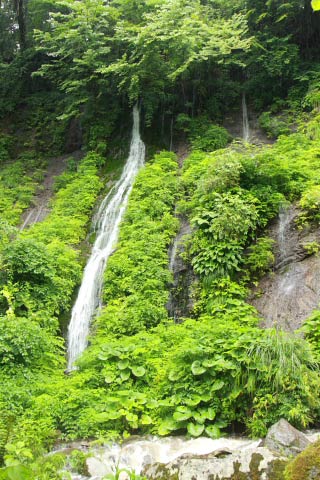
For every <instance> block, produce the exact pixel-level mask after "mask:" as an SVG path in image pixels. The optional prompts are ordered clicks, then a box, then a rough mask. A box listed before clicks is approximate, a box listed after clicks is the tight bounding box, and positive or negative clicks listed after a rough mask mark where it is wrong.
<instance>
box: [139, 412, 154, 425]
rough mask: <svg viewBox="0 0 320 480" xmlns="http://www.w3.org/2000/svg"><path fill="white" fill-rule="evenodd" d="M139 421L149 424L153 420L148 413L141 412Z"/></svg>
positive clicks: (142, 423)
mask: <svg viewBox="0 0 320 480" xmlns="http://www.w3.org/2000/svg"><path fill="white" fill-rule="evenodd" d="M140 423H141V425H151V424H152V423H153V420H152V418H151V417H150V416H149V415H145V414H143V415H141V419H140Z"/></svg>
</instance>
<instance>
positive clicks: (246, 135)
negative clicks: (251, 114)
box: [242, 93, 250, 142]
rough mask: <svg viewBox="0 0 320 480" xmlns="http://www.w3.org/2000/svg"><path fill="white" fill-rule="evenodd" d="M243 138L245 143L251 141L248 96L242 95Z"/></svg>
mask: <svg viewBox="0 0 320 480" xmlns="http://www.w3.org/2000/svg"><path fill="white" fill-rule="evenodd" d="M242 138H243V140H244V141H245V142H249V140H250V127H249V119H248V108H247V101H246V94H245V93H243V95H242Z"/></svg>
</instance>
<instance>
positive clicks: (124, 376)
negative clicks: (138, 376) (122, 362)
mask: <svg viewBox="0 0 320 480" xmlns="http://www.w3.org/2000/svg"><path fill="white" fill-rule="evenodd" d="M130 374H131V372H130V370H129V369H128V370H122V372H120V378H121V380H122V381H123V382H125V381H126V380H128V378H130Z"/></svg>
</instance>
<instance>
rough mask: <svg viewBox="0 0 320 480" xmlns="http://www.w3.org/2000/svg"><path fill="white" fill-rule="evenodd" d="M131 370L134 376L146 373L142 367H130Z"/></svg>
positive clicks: (141, 375)
mask: <svg viewBox="0 0 320 480" xmlns="http://www.w3.org/2000/svg"><path fill="white" fill-rule="evenodd" d="M131 371H132V373H133V375H134V376H135V377H143V375H144V374H145V373H146V369H145V368H144V367H139V366H135V367H131Z"/></svg>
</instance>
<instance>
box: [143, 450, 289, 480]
mask: <svg viewBox="0 0 320 480" xmlns="http://www.w3.org/2000/svg"><path fill="white" fill-rule="evenodd" d="M285 465H286V460H285V459H284V458H282V457H278V456H277V455H275V454H273V453H271V452H270V451H269V450H268V449H267V448H264V447H258V448H249V449H244V450H241V451H239V452H234V453H232V454H230V455H228V456H227V457H224V458H221V457H216V456H206V457H205V458H199V457H194V456H189V457H186V456H182V457H179V458H177V459H176V460H174V461H172V462H170V463H168V464H166V465H164V464H155V465H150V466H149V467H147V468H146V469H145V470H144V471H143V474H144V475H145V476H146V477H147V478H148V480H266V479H268V480H280V478H282V477H280V474H282V473H283V470H284V467H285Z"/></svg>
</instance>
